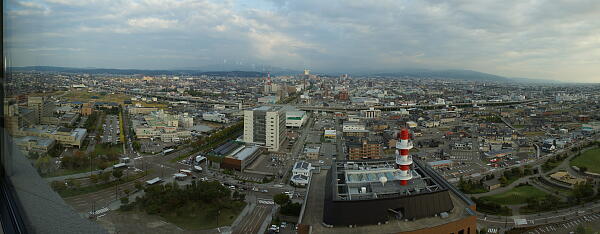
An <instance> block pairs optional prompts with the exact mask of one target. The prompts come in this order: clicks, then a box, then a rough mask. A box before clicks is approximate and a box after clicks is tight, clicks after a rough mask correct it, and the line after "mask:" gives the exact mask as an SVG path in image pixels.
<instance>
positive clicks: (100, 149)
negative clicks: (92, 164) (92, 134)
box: [94, 144, 123, 155]
mask: <svg viewBox="0 0 600 234" xmlns="http://www.w3.org/2000/svg"><path fill="white" fill-rule="evenodd" d="M95 147H96V148H94V152H95V153H96V155H108V154H111V153H113V154H122V153H123V145H122V144H116V145H109V146H107V145H104V144H96V146H95Z"/></svg>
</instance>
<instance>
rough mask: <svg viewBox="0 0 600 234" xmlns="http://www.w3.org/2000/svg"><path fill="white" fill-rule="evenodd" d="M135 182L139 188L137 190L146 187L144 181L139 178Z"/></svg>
mask: <svg viewBox="0 0 600 234" xmlns="http://www.w3.org/2000/svg"><path fill="white" fill-rule="evenodd" d="M134 184H135V185H134V186H135V189H137V190H142V189H143V188H144V185H143V184H142V182H141V181H139V180H136V181H135V182H134Z"/></svg>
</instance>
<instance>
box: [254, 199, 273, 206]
mask: <svg viewBox="0 0 600 234" xmlns="http://www.w3.org/2000/svg"><path fill="white" fill-rule="evenodd" d="M258 204H263V205H274V204H275V202H274V201H273V200H265V199H258Z"/></svg>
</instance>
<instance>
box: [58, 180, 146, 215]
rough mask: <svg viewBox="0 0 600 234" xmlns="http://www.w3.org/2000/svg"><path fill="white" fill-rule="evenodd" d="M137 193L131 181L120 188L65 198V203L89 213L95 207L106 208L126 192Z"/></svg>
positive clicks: (81, 211)
mask: <svg viewBox="0 0 600 234" xmlns="http://www.w3.org/2000/svg"><path fill="white" fill-rule="evenodd" d="M150 178H152V176H150V175H148V176H144V177H142V178H141V179H139V180H141V181H145V180H149V179H150ZM126 189H127V190H129V191H131V192H133V191H135V182H134V181H130V182H127V183H124V184H120V185H118V186H112V187H109V188H106V189H103V190H100V191H97V192H93V193H87V194H82V195H77V196H73V197H67V198H65V202H67V204H69V205H71V206H72V207H73V208H74V209H75V210H76V211H77V212H80V213H87V212H89V211H91V210H92V209H93V207H95V210H98V209H100V208H103V207H106V206H107V205H108V204H110V203H111V202H113V201H115V200H117V198H120V197H121V196H123V195H124V191H125V190H126Z"/></svg>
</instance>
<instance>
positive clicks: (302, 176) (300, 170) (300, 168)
mask: <svg viewBox="0 0 600 234" xmlns="http://www.w3.org/2000/svg"><path fill="white" fill-rule="evenodd" d="M312 169H313V168H312V167H311V164H310V163H309V162H304V161H300V162H296V163H295V164H294V167H293V169H292V177H291V179H290V181H291V182H292V184H294V185H296V186H306V185H308V181H309V180H310V171H311V170H312Z"/></svg>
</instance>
